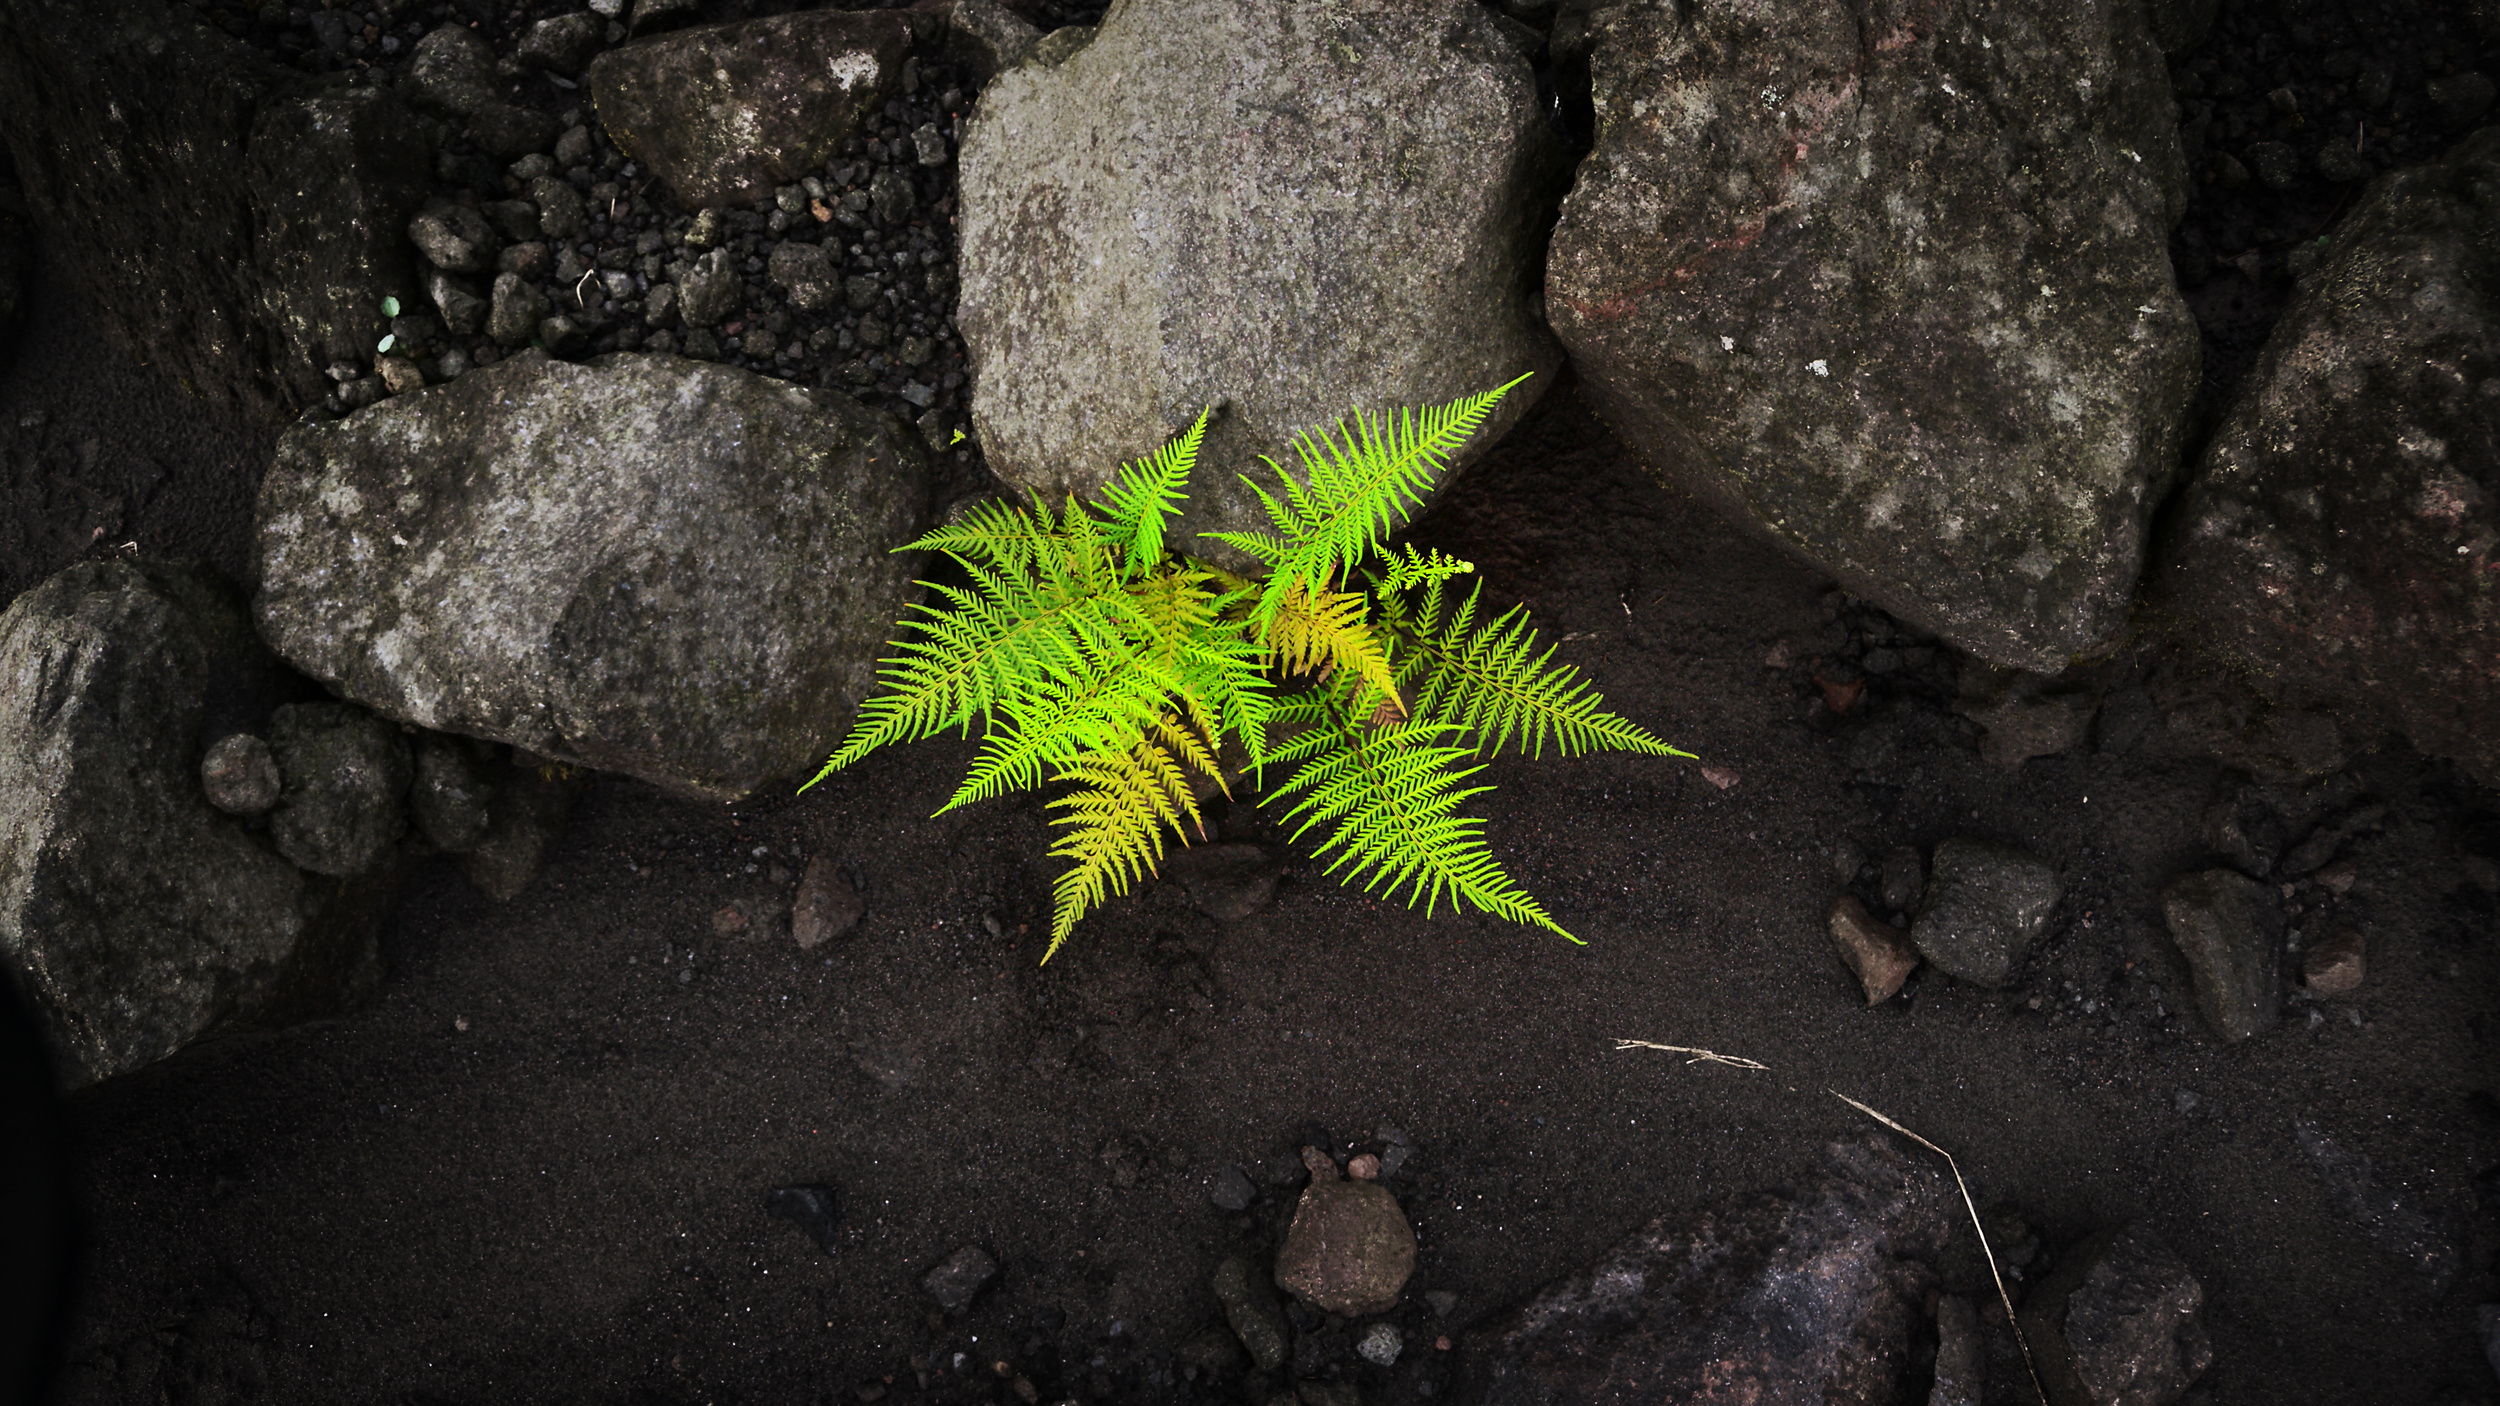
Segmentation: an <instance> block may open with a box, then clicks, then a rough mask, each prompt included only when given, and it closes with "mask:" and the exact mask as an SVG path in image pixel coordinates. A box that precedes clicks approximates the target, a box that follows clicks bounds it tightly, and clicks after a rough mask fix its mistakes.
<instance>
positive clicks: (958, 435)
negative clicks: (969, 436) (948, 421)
mask: <svg viewBox="0 0 2500 1406" xmlns="http://www.w3.org/2000/svg"><path fill="white" fill-rule="evenodd" d="M963 442H964V432H963V431H962V430H957V431H955V435H954V437H953V438H952V439H949V440H947V441H946V447H947V448H949V449H952V448H954V447H955V446H956V445H958V444H961V443H963Z"/></svg>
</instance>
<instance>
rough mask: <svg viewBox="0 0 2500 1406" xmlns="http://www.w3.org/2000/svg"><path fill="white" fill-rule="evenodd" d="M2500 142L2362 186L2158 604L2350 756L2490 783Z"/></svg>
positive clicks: (2252, 378)
mask: <svg viewBox="0 0 2500 1406" xmlns="http://www.w3.org/2000/svg"><path fill="white" fill-rule="evenodd" d="M2495 184H2500V127H2487V128H2485V129H2483V130H2482V131H2480V132H2477V133H2475V134H2474V135H2473V136H2472V137H2470V138H2468V139H2467V140H2465V141H2464V142H2462V143H2460V144H2459V145H2458V146H2457V148H2456V149H2455V150H2454V151H2452V152H2450V153H2449V155H2448V156H2447V157H2446V159H2444V160H2442V161H2439V162H2436V163H2433V164H2430V165H2427V166H2421V167H2416V168H2413V169H2410V170H2403V171H2391V172H2389V173H2388V174H2387V175H2385V176H2382V177H2380V178H2379V179H2378V180H2377V181H2376V182H2374V183H2372V184H2371V186H2370V187H2369V188H2368V190H2367V191H2366V192H2365V193H2364V195H2363V196H2362V199H2361V202H2360V204H2359V205H2358V206H2357V207H2356V208H2355V209H2354V210H2353V212H2352V213H2351V214H2350V215H2348V216H2346V217H2345V219H2344V221H2343V223H2342V224H2340V225H2338V226H2337V227H2336V229H2335V230H2334V232H2333V235H2332V241H2331V243H2330V245H2329V248H2330V249H2331V250H2332V252H2331V253H2330V254H2329V255H2328V256H2327V258H2326V260H2325V261H2324V262H2323V263H2322V264H2320V265H2319V266H2318V267H2317V268H2316V269H2315V270H2314V271H2312V272H2311V273H2310V274H2309V276H2308V277H2307V278H2305V279H2303V280H2302V281H2301V285H2300V288H2299V291H2298V292H2297V293H2295V294H2294V295H2293V297H2292V301H2291V305H2290V306H2289V307H2288V308H2286V309H2285V310H2284V313H2283V317H2282V319H2281V321H2279V322H2278V323H2276V325H2275V328H2274V332H2273V334H2272V336H2270V337H2269V338H2268V339H2267V342H2266V346H2265V350H2264V351H2263V352H2262V353H2260V354H2259V356H2258V359H2257V364H2256V366H2255V367H2254V368H2253V369H2252V370H2251V371H2250V372H2249V375H2248V379H2247V381H2246V383H2245V386H2244V389H2243V390H2242V391H2241V392H2240V397H2239V399H2238V401H2237V402H2236V403H2234V404H2233V406H2232V407H2231V409H2230V410H2229V412H2228V413H2227V414H2226V415H2225V417H2224V419H2223V422H2222V425H2221V427H2220V428H2219V429H2218V430H2217V431H2216V433H2215V435H2214V439H2213V443H2212V446H2211V447H2210V448H2209V449H2207V451H2206V453H2205V457H2204V460H2203V462H2202V463H2201V464H2199V465H2198V467H2197V471H2196V476H2195V479H2194V481H2193V482H2191V483H2190V484H2189V485H2188V486H2187V489H2186V491H2185V492H2183V493H2182V494H2181V495H2180V503H2179V507H2178V510H2177V512H2176V514H2175V516H2174V517H2173V519H2172V521H2173V523H2174V524H2175V526H2174V527H2173V528H2172V529H2171V530H2170V531H2169V533H2168V534H2167V536H2166V537H2165V539H2164V541H2163V543H2162V547H2161V554H2160V563H2161V564H2160V567H2159V569H2158V574H2157V576H2156V578H2155V581H2156V582H2157V583H2158V584H2157V586H2156V587H2155V590H2154V591H2153V592H2151V593H2152V594H2155V597H2156V599H2158V600H2160V601H2161V602H2162V604H2164V605H2165V606H2166V607H2167V608H2168V609H2169V611H2170V612H2171V614H2172V615H2173V616H2174V617H2175V618H2177V619H2178V620H2179V621H2180V622H2181V624H2182V625H2183V626H2184V628H2185V629H2186V630H2187V631H2188V632H2189V633H2190V634H2192V635H2194V636H2196V637H2198V638H2200V639H2201V640H2202V641H2203V642H2205V643H2207V644H2208V645H2210V646H2212V647H2214V648H2216V649H2218V650H2219V651H2221V652H2224V653H2226V654H2228V655H2232V656H2236V657H2237V658H2238V659H2239V660H2241V661H2243V662H2245V663H2248V664H2252V665H2254V666H2255V667H2256V669H2257V670H2259V671H2260V672H2262V673H2265V674H2268V675H2272V676H2274V677H2275V678H2276V679H2277V680H2278V681H2279V682H2280V683H2281V684H2283V685H2284V686H2286V688H2287V689H2288V690H2289V691H2291V692H2293V693H2294V694H2295V695H2306V696H2307V697H2309V698H2312V699H2315V700H2318V701H2320V702H2323V703H2325V704H2326V705H2328V706H2330V707H2332V708H2333V709H2335V710H2336V711H2339V712H2341V713H2342V714H2343V716H2344V717H2345V718H2346V719H2347V720H2349V721H2351V722H2353V723H2354V724H2356V725H2357V726H2358V728H2359V735H2360V736H2364V737H2367V736H2370V735H2374V734H2375V733H2376V732H2377V731H2378V730H2379V729H2381V728H2384V727H2388V726H2395V727H2399V728H2402V729H2403V730H2404V732H2405V734H2406V735H2407V736H2408V737H2410V738H2411V739H2412V741H2413V744H2414V745H2415V746H2416V747H2419V748H2421V749H2422V750H2423V751H2426V752H2434V753H2438V754H2441V755H2445V756H2449V757H2453V758H2455V759H2456V760H2457V761H2459V762H2460V763H2462V764H2463V765H2465V766H2466V767H2467V768H2468V769H2469V770H2471V771H2473V772H2474V773H2475V774H2477V775H2478V776H2479V777H2481V779H2482V780H2484V781H2485V782H2487V783H2491V784H2500V727H2494V726H2493V724H2492V720H2493V719H2494V718H2495V717H2500V668H2496V667H2495V666H2494V664H2493V661H2494V660H2495V659H2500V205H2495V204H2494V202H2493V200H2492V197H2491V191H2492V190H2493V188H2494V187H2495Z"/></svg>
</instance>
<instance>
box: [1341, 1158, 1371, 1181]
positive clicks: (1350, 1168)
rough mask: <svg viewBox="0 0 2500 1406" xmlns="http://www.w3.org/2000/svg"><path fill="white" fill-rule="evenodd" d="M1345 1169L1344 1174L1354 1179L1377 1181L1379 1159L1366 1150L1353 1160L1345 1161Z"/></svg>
mask: <svg viewBox="0 0 2500 1406" xmlns="http://www.w3.org/2000/svg"><path fill="white" fill-rule="evenodd" d="M1345 1170H1346V1175H1347V1176H1350V1177H1352V1178H1354V1179H1355V1180H1356V1181H1378V1180H1380V1159H1379V1158H1377V1157H1374V1156H1373V1155H1371V1154H1370V1153H1368V1152H1365V1153H1361V1154H1359V1155H1358V1156H1356V1157H1355V1159H1354V1160H1353V1161H1351V1162H1348V1163H1346V1168H1345Z"/></svg>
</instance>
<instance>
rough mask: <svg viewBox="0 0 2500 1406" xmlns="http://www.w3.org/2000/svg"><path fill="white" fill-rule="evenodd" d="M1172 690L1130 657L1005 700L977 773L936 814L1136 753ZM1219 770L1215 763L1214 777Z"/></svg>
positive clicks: (1166, 679)
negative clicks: (1092, 760) (1101, 759)
mask: <svg viewBox="0 0 2500 1406" xmlns="http://www.w3.org/2000/svg"><path fill="white" fill-rule="evenodd" d="M1171 684H1172V680H1171V678H1170V676H1168V675H1166V674H1164V673H1162V671H1160V670H1157V669H1153V668H1151V667H1149V666H1148V665H1146V664H1145V663H1144V662H1143V661H1141V660H1139V659H1137V658H1136V656H1134V655H1133V654H1127V653H1125V652H1123V653H1117V654H1107V655H1105V656H1104V657H1103V658H1102V659H1100V660H1098V661H1096V663H1095V665H1094V667H1093V668H1091V669H1090V670H1088V671H1087V672H1086V673H1085V674H1083V675H1080V676H1078V677H1075V678H1070V679H1066V680H1060V681H1055V682H1054V683H1052V684H1051V685H1050V686H1047V687H1026V688H1020V689H1017V690H1016V691H1015V692H1013V693H1010V694H1006V695H1004V696H1002V697H1000V698H999V699H998V700H997V703H996V706H995V708H994V710H993V713H992V717H991V722H990V729H989V735H988V736H987V738H986V739H984V740H983V742H982V744H981V750H980V752H979V753H978V754H977V755H976V756H975V757H974V758H973V762H972V770H971V771H970V772H968V773H966V774H965V776H964V781H963V785H961V786H960V787H958V788H956V791H955V794H954V795H953V796H952V797H949V798H948V800H947V802H946V804H944V805H942V806H940V807H938V809H937V812H936V813H937V814H939V815H944V814H945V813H946V812H948V811H950V810H953V809H954V808H955V807H957V806H962V805H970V804H972V803H973V802H974V801H985V800H988V799H989V798H990V797H992V796H997V795H1003V794H1005V793H1007V792H1009V791H1021V790H1025V789H1028V788H1030V787H1034V786H1038V785H1040V784H1041V783H1042V778H1043V776H1044V774H1045V773H1048V772H1053V771H1056V770H1058V769H1059V768H1061V767H1063V766H1066V765H1068V764H1069V763H1070V762H1072V761H1073V760H1075V759H1076V758H1077V757H1080V756H1084V755H1087V754H1089V753H1093V752H1101V751H1113V752H1122V751H1126V750H1128V749H1129V748H1132V747H1134V746H1135V745H1137V743H1138V742H1140V741H1142V740H1144V738H1145V737H1146V736H1147V735H1148V734H1149V732H1150V731H1152V730H1153V729H1154V728H1155V726H1156V725H1157V723H1158V722H1159V720H1160V719H1161V717H1162V715H1163V712H1164V707H1165V700H1166V699H1167V698H1169V697H1170V696H1171V693H1172V687H1171ZM1193 760H1194V759H1193ZM1213 765H1214V764H1213V760H1212V758H1210V759H1209V760H1208V763H1207V769H1208V770H1210V771H1211V770H1213Z"/></svg>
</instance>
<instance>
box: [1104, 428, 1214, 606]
mask: <svg viewBox="0 0 2500 1406" xmlns="http://www.w3.org/2000/svg"><path fill="white" fill-rule="evenodd" d="M1214 413H1215V409H1214V407H1213V406H1209V407H1208V408H1207V409H1205V410H1202V411H1200V412H1199V413H1198V423H1196V424H1194V425H1191V426H1190V427H1189V432H1188V433H1186V434H1184V435H1182V436H1181V437H1180V438H1179V439H1176V440H1174V441H1172V442H1171V443H1169V444H1167V445H1165V446H1163V448H1161V449H1159V450H1157V451H1155V454H1154V457H1153V458H1151V459H1143V460H1140V461H1138V462H1137V463H1135V464H1127V465H1122V466H1121V468H1120V472H1119V475H1118V477H1116V478H1114V479H1113V480H1112V481H1111V482H1109V483H1107V484H1104V485H1103V488H1102V499H1101V504H1102V507H1103V509H1104V513H1105V519H1106V520H1105V523H1104V526H1105V528H1106V529H1108V532H1109V535H1110V538H1111V540H1112V541H1113V542H1114V543H1116V544H1118V545H1119V547H1120V549H1121V552H1122V556H1123V559H1124V564H1125V566H1126V569H1127V575H1128V576H1129V578H1130V579H1132V580H1134V579H1136V578H1137V577H1140V576H1143V575H1144V574H1145V573H1146V572H1147V571H1149V570H1151V569H1152V568H1153V567H1154V566H1155V565H1156V563H1158V562H1160V561H1162V560H1163V520H1164V519H1165V518H1166V517H1168V516H1170V515H1172V514H1174V513H1177V512H1179V511H1180V505H1181V504H1182V503H1183V502H1185V501H1187V500H1188V497H1189V495H1188V494H1187V493H1185V492H1183V491H1182V489H1181V486H1182V485H1183V484H1185V483H1187V482H1188V481H1189V471H1190V469H1192V468H1193V467H1195V466H1196V465H1197V462H1198V441H1200V440H1201V439H1203V438H1205V437H1206V432H1207V417H1209V416H1211V415H1213V414H1214Z"/></svg>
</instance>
